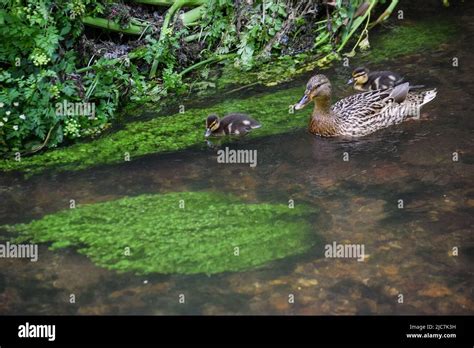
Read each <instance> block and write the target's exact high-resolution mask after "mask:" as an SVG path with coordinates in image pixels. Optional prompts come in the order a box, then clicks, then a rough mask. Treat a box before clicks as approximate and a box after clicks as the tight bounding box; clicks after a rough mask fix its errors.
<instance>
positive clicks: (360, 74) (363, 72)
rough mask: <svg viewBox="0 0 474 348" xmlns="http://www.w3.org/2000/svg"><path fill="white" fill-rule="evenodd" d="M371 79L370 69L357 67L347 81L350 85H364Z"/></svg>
mask: <svg viewBox="0 0 474 348" xmlns="http://www.w3.org/2000/svg"><path fill="white" fill-rule="evenodd" d="M368 80H369V69H366V68H357V69H354V71H353V72H352V77H351V78H350V79H349V81H347V84H348V85H352V84H354V85H358V86H360V85H363V84H365V83H366V82H367V81H368Z"/></svg>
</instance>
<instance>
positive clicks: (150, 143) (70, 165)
mask: <svg viewBox="0 0 474 348" xmlns="http://www.w3.org/2000/svg"><path fill="white" fill-rule="evenodd" d="M303 90H304V87H303V86H302V87H298V88H292V89H286V90H283V91H279V92H275V93H270V94H267V95H264V96H255V97H251V98H247V99H230V100H225V101H223V102H222V103H219V104H217V105H214V106H212V107H209V108H204V109H188V110H186V112H185V113H184V114H180V113H177V114H174V115H171V116H166V117H165V116H162V117H157V118H155V119H152V120H151V121H144V122H134V123H130V124H128V125H127V126H126V127H125V129H123V130H120V131H118V132H116V133H113V134H110V135H108V136H107V137H103V138H100V139H97V140H94V141H91V142H89V143H83V144H76V145H72V146H70V147H65V148H60V149H57V150H54V151H50V152H46V153H42V154H38V155H35V156H31V157H25V158H23V159H22V160H21V162H17V161H14V160H13V159H11V160H2V161H1V162H0V169H2V170H21V171H25V172H29V173H36V172H39V171H41V170H44V169H46V168H48V167H54V168H55V169H57V170H78V169H83V168H87V167H90V166H93V165H97V164H109V163H118V162H123V161H124V154H125V153H126V152H128V153H129V154H130V157H131V158H132V159H133V158H136V157H138V156H142V155H146V154H150V153H158V152H167V151H175V150H179V149H184V148H186V147H189V146H192V145H195V144H202V143H204V141H205V140H204V130H205V128H204V124H205V118H206V117H207V115H208V114H210V113H217V114H219V115H221V116H222V115H225V114H226V113H230V112H244V113H248V114H249V115H251V116H252V117H254V118H255V119H257V120H258V121H260V122H261V123H262V125H263V127H262V128H261V129H258V130H255V131H254V132H253V133H252V134H251V135H250V136H255V137H261V136H265V135H269V134H275V133H282V132H285V131H288V130H289V129H292V128H297V127H298V128H301V127H304V126H305V125H306V120H307V118H308V116H309V113H310V110H303V112H295V113H294V114H290V113H289V106H290V105H292V104H294V103H296V102H297V101H298V100H299V98H300V97H301V95H302V93H303Z"/></svg>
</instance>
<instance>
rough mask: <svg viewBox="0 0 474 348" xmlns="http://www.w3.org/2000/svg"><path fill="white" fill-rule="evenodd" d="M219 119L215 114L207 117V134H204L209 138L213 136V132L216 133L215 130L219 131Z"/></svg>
mask: <svg viewBox="0 0 474 348" xmlns="http://www.w3.org/2000/svg"><path fill="white" fill-rule="evenodd" d="M219 124H220V123H219V117H217V115H215V114H212V115H209V116H207V119H206V133H205V134H204V136H205V137H206V138H207V137H208V136H210V135H211V134H212V132H214V131H215V130H217V129H218V128H219Z"/></svg>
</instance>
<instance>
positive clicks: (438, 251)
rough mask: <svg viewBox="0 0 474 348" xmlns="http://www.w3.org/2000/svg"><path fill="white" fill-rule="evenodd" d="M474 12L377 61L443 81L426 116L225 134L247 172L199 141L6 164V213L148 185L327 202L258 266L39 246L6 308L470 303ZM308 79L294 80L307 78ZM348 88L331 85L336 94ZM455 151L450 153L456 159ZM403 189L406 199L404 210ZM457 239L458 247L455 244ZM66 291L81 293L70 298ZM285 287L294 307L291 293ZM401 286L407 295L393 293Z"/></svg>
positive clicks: (394, 310) (111, 310)
mask: <svg viewBox="0 0 474 348" xmlns="http://www.w3.org/2000/svg"><path fill="white" fill-rule="evenodd" d="M473 19H474V16H473V13H472V10H470V11H466V13H465V14H464V15H463V16H462V17H455V18H454V17H453V20H456V21H462V23H463V26H464V27H465V29H466V30H465V31H464V33H463V37H462V38H460V40H459V41H457V42H454V43H451V44H448V45H444V46H443V47H442V50H440V51H437V52H435V53H433V54H429V55H428V54H427V55H424V54H418V55H412V56H409V57H404V58H400V59H398V60H396V61H394V62H391V63H390V67H386V66H383V67H376V66H374V68H390V69H392V70H395V71H399V72H401V73H403V74H404V75H406V76H407V79H409V80H412V81H416V83H420V84H426V85H427V86H436V87H437V88H438V90H439V93H438V97H437V99H436V100H435V102H433V103H431V104H429V105H428V106H427V107H426V108H425V109H424V113H425V114H426V116H427V120H423V121H419V122H411V123H405V124H403V125H400V126H397V127H392V128H389V129H386V130H383V131H380V132H377V133H375V134H373V135H371V136H368V137H365V138H363V139H359V140H352V141H349V140H337V139H321V138H318V137H315V136H313V135H311V134H309V133H307V132H306V130H305V129H296V130H294V131H292V132H289V133H286V134H281V135H276V136H270V137H266V138H262V139H252V138H247V139H243V140H241V141H239V142H236V143H232V144H230V145H229V146H230V147H231V148H245V149H256V150H257V151H258V165H257V167H256V168H254V169H253V168H249V167H248V165H231V164H227V165H225V164H218V163H217V161H216V151H215V149H214V150H213V149H209V148H208V147H207V146H206V145H205V143H204V142H203V144H202V145H200V146H196V147H194V148H192V149H189V150H186V151H180V152H177V153H172V154H166V155H162V154H161V155H149V156H145V157H142V158H140V159H137V160H134V161H132V162H129V163H124V164H118V165H108V166H102V167H98V168H93V169H87V170H83V171H78V172H62V173H56V172H54V171H48V172H45V173H43V174H41V175H37V176H34V177H31V178H29V179H22V178H18V177H17V176H16V175H14V174H1V176H0V180H1V186H0V199H1V200H0V224H5V223H19V222H28V221H30V220H32V219H39V218H41V217H42V216H44V215H45V214H49V213H53V212H57V211H59V210H63V209H66V208H67V207H68V206H69V200H70V199H75V200H76V202H78V203H81V204H85V203H95V202H104V201H110V200H114V199H118V198H121V197H125V196H137V195H140V194H144V193H165V192H174V191H197V190H210V191H212V190H218V191H223V192H229V193H233V194H235V195H237V196H239V197H241V198H242V199H244V200H246V201H248V202H278V203H285V202H287V201H288V200H289V199H294V200H295V202H296V204H299V203H305V204H309V205H314V206H316V207H318V208H319V209H321V211H322V213H321V217H320V218H319V219H318V222H317V223H315V224H314V234H315V238H318V239H319V240H322V241H323V243H318V244H317V245H316V246H315V247H313V248H311V249H310V250H309V251H308V252H307V253H305V254H302V255H297V256H293V257H290V258H286V259H283V260H278V261H275V262H272V263H269V264H266V265H264V266H263V267H260V268H258V269H254V270H248V271H245V272H234V273H223V274H218V275H214V276H206V275H194V276H184V275H166V276H165V275H147V276H134V275H131V274H117V273H116V272H113V271H108V270H105V269H102V268H99V267H96V266H95V265H94V264H93V263H91V262H90V261H89V260H88V259H87V258H86V257H84V256H82V255H80V254H78V253H77V252H76V251H75V250H74V249H68V250H62V251H55V252H52V251H48V250H47V247H46V246H44V245H43V246H41V248H40V259H39V261H38V262H37V263H34V264H33V263H30V262H29V261H19V260H0V313H3V314H468V313H472V312H473V310H474V302H473V298H474V296H473V262H474V260H473V254H474V240H473V234H472V224H473V210H474V189H473V187H472V181H473V178H474V152H473V150H474V141H473V137H472V129H473V128H474V127H473V126H474V106H473V104H472V102H471V101H472V91H473V87H474V82H473V79H472V76H473V75H474V63H473V62H472V60H471V57H472V53H473V49H472V48H471V47H466V45H465V43H469V42H473V33H474V25H473V24H472V23H474V21H473ZM453 56H455V57H458V58H459V62H460V64H459V67H458V68H453V67H452V66H451V64H450V63H451V59H452V57H453ZM348 73H349V71H348V70H347V69H346V68H342V67H336V68H335V69H331V70H328V71H326V74H327V75H328V76H330V77H331V79H332V80H343V79H344V78H345V77H347V75H348ZM308 77H309V76H303V77H301V78H300V79H297V80H295V81H293V82H292V83H291V84H290V85H292V86H293V85H298V84H300V85H301V86H303V85H304V83H305V82H306V79H307V78H308ZM279 88H281V87H279ZM302 89H303V88H302ZM271 92H272V91H271V90H268V91H267V93H271ZM243 93H244V94H243V95H241V97H245V95H246V94H250V93H253V92H252V91H250V90H249V91H245V92H243ZM259 93H261V91H260V92H259ZM347 93H348V91H342V88H339V89H338V93H337V95H336V96H337V97H340V96H341V95H342V94H347ZM234 97H237V96H234ZM302 126H303V125H302ZM455 151H456V152H458V153H459V161H458V162H453V161H452V153H453V152H455ZM345 152H346V153H348V154H349V161H347V162H346V161H343V155H344V153H345ZM399 199H403V201H404V209H398V207H397V204H398V200H399ZM269 233H271V231H270V230H269ZM333 241H336V242H338V243H350V244H352V243H355V244H363V245H364V246H365V253H366V254H368V258H367V259H366V260H365V261H364V262H357V261H356V260H354V259H328V258H325V257H324V250H323V248H324V244H326V243H332V242H333ZM455 246H456V247H459V256H457V257H456V256H452V255H450V251H451V250H452V248H453V247H455ZM72 293H73V294H75V296H76V304H69V302H68V300H69V295H70V294H72ZM179 294H185V295H186V304H179V302H178V296H179ZM289 294H294V296H295V303H294V304H289V303H288V295H289ZM399 294H403V296H404V303H403V304H400V303H398V302H397V300H398V297H397V296H398V295H399Z"/></svg>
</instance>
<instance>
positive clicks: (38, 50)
mask: <svg viewBox="0 0 474 348" xmlns="http://www.w3.org/2000/svg"><path fill="white" fill-rule="evenodd" d="M385 2H387V3H386V4H385V6H386V7H385V6H382V8H381V10H383V9H386V11H385V12H383V13H382V14H381V16H380V17H376V16H374V15H373V13H372V10H373V9H375V8H376V5H378V4H379V3H385ZM396 3H397V1H395V0H392V1H391V2H389V1H385V0H380V1H377V0H373V1H363V0H356V1H344V0H336V1H333V2H328V4H325V2H324V3H323V1H321V0H313V1H307V2H300V1H290V0H289V1H280V0H268V1H257V0H255V1H252V0H249V1H231V0H175V1H173V0H136V1H135V2H127V3H125V2H119V1H110V0H83V1H81V0H73V1H64V0H59V1H53V0H32V1H22V0H9V1H6V2H4V3H3V5H0V6H1V7H0V42H2V45H1V46H0V88H1V90H0V153H3V154H4V155H6V156H7V157H8V158H12V156H13V155H14V153H16V152H21V153H22V154H29V153H33V152H36V151H39V150H41V149H44V148H48V147H55V146H57V145H58V144H60V143H62V142H65V141H66V142H71V141H74V140H76V139H78V138H84V137H90V136H94V135H97V134H99V133H101V132H102V131H103V130H104V129H105V128H107V127H108V126H109V125H110V123H111V121H112V120H113V119H114V118H115V117H116V116H117V114H118V113H117V110H118V108H119V107H120V104H121V103H123V102H124V101H132V102H140V103H145V102H154V103H156V102H160V103H161V102H162V101H163V99H164V97H167V96H170V94H172V95H180V94H183V93H189V92H190V91H192V93H197V94H199V93H200V92H202V91H203V90H205V89H208V88H213V87H216V81H217V79H218V78H219V77H221V76H220V74H221V72H219V71H218V70H216V69H212V70H211V69H210V68H209V64H211V63H216V62H226V69H224V70H225V72H224V74H227V76H228V78H227V81H230V82H237V83H239V82H241V81H239V80H238V79H236V78H233V77H235V76H236V75H237V74H236V73H235V72H236V71H237V72H238V71H242V70H245V71H258V79H259V81H260V82H262V83H268V84H272V83H276V82H278V81H279V80H281V75H280V74H275V73H273V72H272V70H271V69H275V67H278V66H285V67H288V69H287V70H288V71H290V72H291V71H297V68H298V65H299V64H302V63H305V62H308V61H313V62H315V64H324V63H325V62H327V61H328V60H330V59H334V58H338V57H340V54H341V53H342V52H343V50H344V51H346V53H348V54H349V55H352V54H354V49H355V48H356V47H357V46H359V47H362V48H363V47H365V46H366V45H367V40H366V39H367V29H368V28H369V27H370V25H369V24H370V23H371V25H373V24H375V23H377V22H379V21H381V20H383V19H384V18H386V17H387V15H388V14H389V13H390V12H391V11H392V10H393V8H394V6H395V5H396ZM381 10H379V12H380V11H381ZM371 13H372V16H371ZM377 18H378V19H377ZM351 39H352V41H353V42H352V44H351V46H350V48H347V47H346V46H347V44H348V43H349V41H350V40H351ZM352 47H353V48H352ZM345 48H346V49H345ZM351 48H352V50H351ZM269 61H271V62H272V64H271V65H270V64H266V63H267V62H269ZM229 76H231V77H229ZM224 77H225V76H224ZM221 80H222V81H225V78H223V79H221ZM65 101H66V102H67V103H68V104H65V103H64V102H65ZM71 103H76V104H71ZM84 103H89V104H88V105H93V107H94V113H92V114H91V113H89V114H87V113H84V112H82V114H81V113H80V112H79V111H81V110H82V109H72V111H71V112H68V111H67V109H68V106H69V105H77V104H84ZM62 105H64V108H61V107H62ZM78 110H79V111H78ZM82 111H84V110H82ZM89 111H90V110H89ZM78 113H79V114H78Z"/></svg>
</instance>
